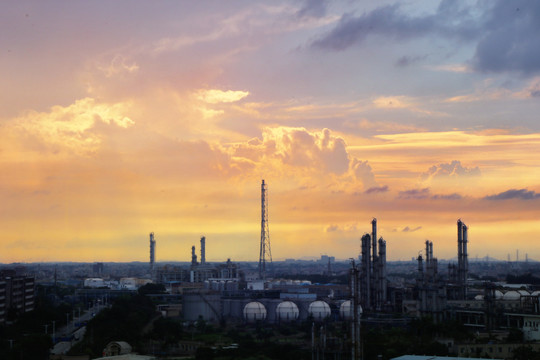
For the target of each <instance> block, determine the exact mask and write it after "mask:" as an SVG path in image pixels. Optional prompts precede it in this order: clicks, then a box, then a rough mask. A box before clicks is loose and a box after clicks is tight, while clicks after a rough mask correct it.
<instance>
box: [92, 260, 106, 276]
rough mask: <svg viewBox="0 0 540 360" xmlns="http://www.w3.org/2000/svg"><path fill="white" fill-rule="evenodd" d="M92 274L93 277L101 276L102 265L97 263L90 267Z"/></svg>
mask: <svg viewBox="0 0 540 360" xmlns="http://www.w3.org/2000/svg"><path fill="white" fill-rule="evenodd" d="M92 273H93V274H94V276H95V277H100V276H102V275H103V263H102V262H98V263H95V264H93V265H92Z"/></svg>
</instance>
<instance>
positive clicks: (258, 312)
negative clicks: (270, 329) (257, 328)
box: [244, 301, 266, 322]
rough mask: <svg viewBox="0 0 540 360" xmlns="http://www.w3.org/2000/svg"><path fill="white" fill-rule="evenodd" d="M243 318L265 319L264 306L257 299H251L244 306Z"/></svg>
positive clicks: (247, 319)
mask: <svg viewBox="0 0 540 360" xmlns="http://www.w3.org/2000/svg"><path fill="white" fill-rule="evenodd" d="M244 319H246V321H248V322H255V321H258V320H264V319H266V307H265V306H264V305H263V304H261V303H260V302H258V301H252V302H250V303H248V304H246V306H244Z"/></svg>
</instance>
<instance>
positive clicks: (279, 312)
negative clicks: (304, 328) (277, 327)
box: [276, 301, 300, 321]
mask: <svg viewBox="0 0 540 360" xmlns="http://www.w3.org/2000/svg"><path fill="white" fill-rule="evenodd" d="M299 314H300V312H299V311H298V306H296V304H295V303H293V302H292V301H284V302H282V303H279V305H278V306H277V308H276V316H277V318H278V320H280V321H292V320H296V319H298V315H299Z"/></svg>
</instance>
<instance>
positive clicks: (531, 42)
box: [311, 0, 540, 74]
mask: <svg viewBox="0 0 540 360" xmlns="http://www.w3.org/2000/svg"><path fill="white" fill-rule="evenodd" d="M539 23H540V3H539V2H537V1H530V0H518V1H506V0H497V1H490V2H476V3H474V4H467V3H466V2H457V1H449V0H442V1H441V2H440V3H439V6H438V8H437V10H436V11H435V12H433V13H431V14H423V15H418V16H411V15H408V14H406V13H405V12H404V11H403V10H402V7H401V4H399V3H396V4H393V5H385V6H381V7H378V8H376V9H374V10H372V11H370V12H367V13H364V14H362V15H360V16H357V15H355V14H352V13H346V14H344V15H343V16H342V17H341V19H340V21H339V22H338V23H337V25H336V26H335V27H334V28H333V29H332V30H330V31H329V32H327V33H325V34H323V35H322V36H320V37H319V38H318V39H317V40H315V41H314V42H313V43H312V44H311V46H312V47H313V48H319V49H324V50H333V51H343V50H346V49H347V48H349V47H351V46H354V45H357V44H361V43H362V42H363V41H364V40H365V39H366V38H367V37H368V36H371V35H382V36H386V37H388V38H392V39H396V40H403V39H410V38H417V37H425V36H439V37H443V38H447V39H452V40H458V41H462V42H469V43H473V44H474V42H476V50H475V53H474V55H473V56H472V59H471V60H470V62H471V64H472V68H473V69H474V70H477V71H485V72H505V71H517V72H520V73H525V74H528V73H535V72H538V71H540V62H538V61H537V59H538V58H539V57H540V28H539V27H538V24H539ZM408 60H409V59H407V58H402V59H400V60H399V61H398V65H400V63H401V64H403V65H407V64H408Z"/></svg>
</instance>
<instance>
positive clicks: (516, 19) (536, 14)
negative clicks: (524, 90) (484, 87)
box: [472, 0, 540, 73]
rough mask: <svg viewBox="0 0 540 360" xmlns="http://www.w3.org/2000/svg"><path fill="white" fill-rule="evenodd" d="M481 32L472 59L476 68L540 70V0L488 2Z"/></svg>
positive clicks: (492, 70)
mask: <svg viewBox="0 0 540 360" xmlns="http://www.w3.org/2000/svg"><path fill="white" fill-rule="evenodd" d="M489 4H490V5H491V7H490V8H488V10H487V11H486V13H485V17H484V26H483V28H484V33H485V35H484V36H483V37H482V39H480V41H479V42H478V45H477V46H476V53H475V55H474V58H473V62H472V63H473V65H474V67H475V69H477V70H480V71H489V72H502V71H518V72H522V73H533V72H538V71H540V62H538V60H537V59H538V58H539V57H540V28H539V27H538V24H539V23H540V2H538V1H528V0H519V1H505V0H498V1H493V2H489Z"/></svg>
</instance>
